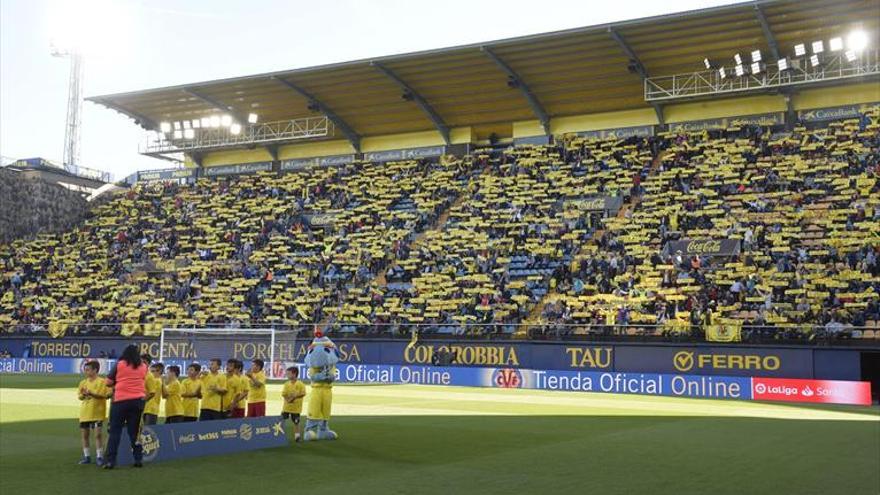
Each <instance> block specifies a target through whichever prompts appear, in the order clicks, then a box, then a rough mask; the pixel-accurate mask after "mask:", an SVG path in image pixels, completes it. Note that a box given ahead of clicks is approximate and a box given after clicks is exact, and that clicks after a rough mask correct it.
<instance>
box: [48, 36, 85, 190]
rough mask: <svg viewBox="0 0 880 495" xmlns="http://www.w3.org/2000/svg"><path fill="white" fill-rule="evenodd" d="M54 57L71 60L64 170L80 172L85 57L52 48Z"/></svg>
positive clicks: (80, 54) (69, 51)
mask: <svg viewBox="0 0 880 495" xmlns="http://www.w3.org/2000/svg"><path fill="white" fill-rule="evenodd" d="M50 53H51V54H52V56H53V57H59V58H68V59H70V78H69V81H68V83H67V123H66V125H65V127H64V169H65V170H67V171H68V172H70V173H73V174H76V173H77V172H78V171H79V141H80V128H81V123H82V102H83V88H82V82H83V74H84V72H83V57H82V53H80V52H78V51H77V50H75V49H65V48H58V47H56V46H54V45H52V47H51V48H50Z"/></svg>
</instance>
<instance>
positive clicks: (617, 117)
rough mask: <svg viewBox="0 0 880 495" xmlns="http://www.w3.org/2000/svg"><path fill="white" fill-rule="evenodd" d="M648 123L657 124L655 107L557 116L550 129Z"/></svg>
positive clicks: (558, 131) (579, 129)
mask: <svg viewBox="0 0 880 495" xmlns="http://www.w3.org/2000/svg"><path fill="white" fill-rule="evenodd" d="M646 125H657V114H656V113H655V112H654V109H653V108H638V109H635V110H622V111H620V112H603V113H593V114H589V115H576V116H572V117H557V118H555V119H551V120H550V131H551V132H552V133H553V134H567V133H572V132H583V131H603V130H606V129H618V128H625V127H640V126H646Z"/></svg>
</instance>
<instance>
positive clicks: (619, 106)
mask: <svg viewBox="0 0 880 495" xmlns="http://www.w3.org/2000/svg"><path fill="white" fill-rule="evenodd" d="M878 24H880V0H779V1H769V0H768V1H762V0H758V1H756V2H748V3H740V4H734V5H726V6H720V7H713V8H708V9H702V10H695V11H690V12H683V13H676V14H669V15H662V16H656V17H649V18H643V19H636V20H631V21H623V22H615V23H611V24H601V25H596V26H589V27H583V28H576V29H569V30H564V31H556V32H550V33H544V34H537V35H531V36H523V37H518V38H510V39H504V40H497V41H490V42H486V43H477V44H471V45H464V46H457V47H451V48H442V49H437V50H428V51H421V52H415V53H406V54H400V55H391V56H385V57H377V58H372V59H363V60H356V61H351V62H342V63H335V64H328V65H322V66H317V67H308V68H302V69H292V70H286V71H280V72H272V73H264V74H257V75H251V76H244V77H236V78H231V79H220V80H215V81H206V82H197V83H192V84H184V85H179V86H171V87H165V88H157V89H148V90H143V91H133V92H128V93H119V94H112V95H104V96H93V97H90V98H87V99H88V100H90V101H92V102H95V103H98V104H101V105H104V106H106V107H108V108H111V109H114V110H117V111H119V112H121V113H124V114H126V115H128V116H129V117H132V118H133V119H135V120H136V121H137V122H138V124H140V125H141V126H143V127H145V128H148V129H149V128H156V127H157V123H158V122H160V121H175V120H186V119H195V118H200V117H204V116H207V115H211V114H216V113H217V112H218V109H223V110H222V111H223V112H225V113H231V114H232V115H234V116H239V118H243V117H244V116H246V115H247V114H248V113H250V112H254V113H257V114H259V116H260V120H261V121H262V122H270V121H280V120H288V119H294V118H300V117H308V116H314V115H316V112H320V113H324V114H327V115H328V116H329V117H330V118H331V120H336V124H337V128H339V129H340V130H342V131H343V133H345V132H346V131H348V132H350V133H352V134H355V135H357V136H370V135H382V134H391V133H402V132H414V131H422V130H433V129H443V128H444V127H445V128H449V127H457V126H481V125H489V124H494V123H500V122H508V123H509V122H512V121H523V120H533V119H536V118H539V117H540V116H541V115H542V113H543V115H544V116H545V117H559V116H566V115H580V114H590V113H597V112H608V111H617V110H627V109H638V108H650V107H649V105H648V103H646V102H645V100H644V83H643V79H642V75H643V74H648V75H651V76H656V75H671V74H677V73H683V72H693V71H696V70H701V69H702V68H703V67H702V66H703V58H704V57H708V58H709V59H710V60H717V61H724V63H725V64H726V65H730V60H732V56H733V55H734V54H735V53H738V52H741V53H743V54H746V53H748V52H749V51H750V50H753V49H756V48H759V49H761V50H762V53H763V54H764V57H765V58H766V59H767V60H774V61H775V57H774V56H773V53H774V49H775V50H778V52H779V53H781V54H783V55H784V54H792V53H793V47H794V45H795V44H798V43H810V42H812V41H814V40H819V39H822V40H828V39H829V38H831V37H835V36H845V35H846V33H847V32H848V31H850V30H851V29H853V28H856V27H859V28H862V29H865V30H868V31H869V32H872V33H876V31H877V28H878ZM872 38H876V36H872ZM874 41H876V40H874ZM774 44H775V45H776V47H775V48H774V47H773V45H774ZM404 94H406V98H404V97H403V95H404ZM310 107H311V109H310Z"/></svg>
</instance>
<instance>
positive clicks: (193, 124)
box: [192, 119, 202, 129]
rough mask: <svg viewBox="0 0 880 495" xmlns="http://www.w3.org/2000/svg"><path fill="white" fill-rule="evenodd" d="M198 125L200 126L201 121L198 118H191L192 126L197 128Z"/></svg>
mask: <svg viewBox="0 0 880 495" xmlns="http://www.w3.org/2000/svg"><path fill="white" fill-rule="evenodd" d="M199 127H202V121H201V120H199V119H193V123H192V128H193V129H198V128H199Z"/></svg>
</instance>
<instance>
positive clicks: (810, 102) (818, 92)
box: [793, 83, 880, 110]
mask: <svg viewBox="0 0 880 495" xmlns="http://www.w3.org/2000/svg"><path fill="white" fill-rule="evenodd" d="M878 101H880V84H877V83H864V84H851V85H848V86H833V87H829V88H817V89H810V90H804V91H801V92H799V93H796V94H795V95H794V101H793V104H794V109H795V110H812V109H815V108H825V107H836V106H842V105H855V104H862V103H875V102H878Z"/></svg>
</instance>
